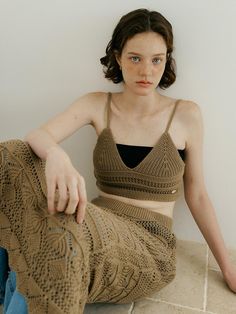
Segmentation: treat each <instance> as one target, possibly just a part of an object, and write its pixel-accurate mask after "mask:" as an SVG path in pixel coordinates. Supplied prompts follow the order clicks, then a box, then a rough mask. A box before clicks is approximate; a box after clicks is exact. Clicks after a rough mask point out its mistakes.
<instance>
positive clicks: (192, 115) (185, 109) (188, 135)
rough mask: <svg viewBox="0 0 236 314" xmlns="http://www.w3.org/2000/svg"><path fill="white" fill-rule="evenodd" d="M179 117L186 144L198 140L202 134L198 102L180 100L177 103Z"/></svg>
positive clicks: (200, 111) (188, 146) (201, 119)
mask: <svg viewBox="0 0 236 314" xmlns="http://www.w3.org/2000/svg"><path fill="white" fill-rule="evenodd" d="M178 107H179V108H178V112H179V119H180V120H181V125H182V127H183V130H184V133H185V139H186V146H187V148H190V146H192V145H193V143H194V142H195V143H196V142H197V139H198V142H199V141H200V138H202V136H203V116H202V110H201V107H200V106H199V104H197V103H196V102H194V101H191V100H182V99H181V100H180V101H179V104H178Z"/></svg>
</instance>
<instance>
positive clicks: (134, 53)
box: [128, 51, 166, 57]
mask: <svg viewBox="0 0 236 314" xmlns="http://www.w3.org/2000/svg"><path fill="white" fill-rule="evenodd" d="M128 55H137V56H142V55H141V54H140V53H137V52H132V51H131V52H128ZM165 55H166V54H165V53H163V52H162V53H156V54H154V55H153V57H155V56H165Z"/></svg>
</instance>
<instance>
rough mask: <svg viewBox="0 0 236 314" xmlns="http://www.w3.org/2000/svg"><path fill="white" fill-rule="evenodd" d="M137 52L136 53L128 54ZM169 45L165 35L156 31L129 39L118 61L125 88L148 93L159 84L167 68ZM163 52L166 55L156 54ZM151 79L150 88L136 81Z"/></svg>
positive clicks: (143, 93) (138, 92)
mask: <svg viewBox="0 0 236 314" xmlns="http://www.w3.org/2000/svg"><path fill="white" fill-rule="evenodd" d="M129 52H136V53H138V54H139V55H136V54H128V53H129ZM166 52H167V47H166V44H165V41H164V39H163V37H162V36H161V35H159V34H157V33H155V32H145V33H139V34H136V35H135V36H133V37H132V38H131V39H129V40H128V41H127V42H126V44H125V46H124V48H123V50H122V53H121V56H120V57H118V56H117V62H118V64H119V65H120V66H121V68H122V74H123V78H124V83H125V84H124V88H128V89H130V90H132V91H133V92H134V93H135V94H138V95H143V96H144V95H147V94H149V93H150V91H153V90H154V89H156V87H157V86H158V84H159V82H160V80H161V77H162V75H163V73H164V70H165V64H166ZM159 53H163V54H164V55H160V56H154V55H155V54H159ZM141 80H147V81H151V82H152V83H153V84H152V85H150V86H149V87H148V88H143V87H140V86H139V85H138V84H137V83H136V82H137V81H141Z"/></svg>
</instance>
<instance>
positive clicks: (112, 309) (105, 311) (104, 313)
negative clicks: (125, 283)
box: [84, 303, 132, 314]
mask: <svg viewBox="0 0 236 314" xmlns="http://www.w3.org/2000/svg"><path fill="white" fill-rule="evenodd" d="M131 307H132V303H130V304H108V303H93V304H86V306H85V309H84V314H111V313H112V314H128V313H129V310H130V309H131Z"/></svg>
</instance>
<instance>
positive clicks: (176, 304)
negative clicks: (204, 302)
mask: <svg viewBox="0 0 236 314" xmlns="http://www.w3.org/2000/svg"><path fill="white" fill-rule="evenodd" d="M145 299H146V300H150V301H154V302H160V303H165V304H170V305H174V306H176V307H180V308H184V309H188V310H195V311H197V312H200V313H207V314H217V313H215V312H211V311H207V312H206V311H205V310H201V309H199V308H196V307H191V306H187V305H182V304H178V303H174V302H167V301H164V300H161V299H153V298H150V297H145Z"/></svg>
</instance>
